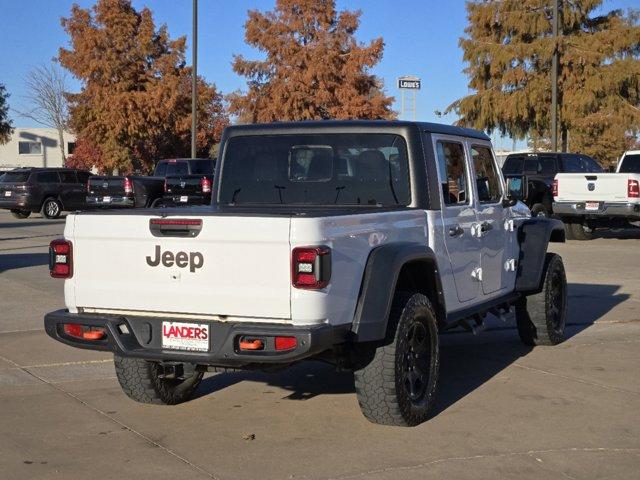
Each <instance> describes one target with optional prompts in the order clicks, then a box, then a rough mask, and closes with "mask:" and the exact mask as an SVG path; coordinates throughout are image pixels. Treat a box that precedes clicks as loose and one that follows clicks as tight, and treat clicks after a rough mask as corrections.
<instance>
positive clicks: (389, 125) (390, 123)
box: [227, 120, 491, 141]
mask: <svg viewBox="0 0 640 480" xmlns="http://www.w3.org/2000/svg"><path fill="white" fill-rule="evenodd" d="M408 127H417V128H418V129H419V130H420V131H422V132H428V133H438V134H443V135H456V136H461V137H469V138H478V139H480V140H488V141H490V140H491V139H490V138H489V136H488V135H487V134H485V133H484V132H481V131H479V130H474V129H471V128H464V127H458V126H455V125H445V124H441V123H430V122H410V121H405V120H309V121H303V122H272V123H254V124H246V125H234V126H230V127H227V130H228V133H230V134H234V135H237V134H239V133H242V132H246V133H249V134H259V133H262V132H264V133H274V132H276V131H277V132H278V133H284V132H285V131H286V130H294V131H295V133H300V131H301V130H307V129H308V130H310V131H317V130H320V131H322V130H325V131H326V133H329V132H328V131H329V130H331V131H332V132H335V131H336V130H339V129H340V128H348V129H350V130H352V129H354V128H357V129H360V128H361V129H363V130H366V129H367V128H371V129H389V130H391V129H395V128H397V129H398V130H401V129H406V128H408Z"/></svg>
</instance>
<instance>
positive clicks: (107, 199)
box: [102, 197, 111, 203]
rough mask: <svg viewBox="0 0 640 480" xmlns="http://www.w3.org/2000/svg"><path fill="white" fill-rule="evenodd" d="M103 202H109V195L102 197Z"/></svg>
mask: <svg viewBox="0 0 640 480" xmlns="http://www.w3.org/2000/svg"><path fill="white" fill-rule="evenodd" d="M102 201H103V202H104V203H111V197H102Z"/></svg>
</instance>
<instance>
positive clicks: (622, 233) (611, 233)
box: [593, 228, 640, 240]
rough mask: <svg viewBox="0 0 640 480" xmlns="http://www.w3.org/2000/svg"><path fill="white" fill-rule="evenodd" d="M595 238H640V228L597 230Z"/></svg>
mask: <svg viewBox="0 0 640 480" xmlns="http://www.w3.org/2000/svg"><path fill="white" fill-rule="evenodd" d="M593 238H608V239H612V240H640V228H627V229H623V230H618V229H615V230H596V231H595V232H594V234H593Z"/></svg>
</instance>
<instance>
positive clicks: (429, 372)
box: [354, 292, 439, 426]
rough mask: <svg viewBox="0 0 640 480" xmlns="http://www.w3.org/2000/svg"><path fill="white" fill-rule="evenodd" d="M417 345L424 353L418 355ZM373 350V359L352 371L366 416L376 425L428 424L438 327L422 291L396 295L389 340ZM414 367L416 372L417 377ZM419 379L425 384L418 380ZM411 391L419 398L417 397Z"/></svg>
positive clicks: (435, 374)
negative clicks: (414, 350)
mask: <svg viewBox="0 0 640 480" xmlns="http://www.w3.org/2000/svg"><path fill="white" fill-rule="evenodd" d="M421 336H422V337H421ZM421 338H422V340H421ZM412 339H415V341H414V342H412ZM414 347H418V348H416V350H419V351H422V349H423V348H424V349H425V350H426V351H425V352H424V353H423V355H422V356H419V357H415V356H412V355H416V354H415V352H413V351H412V348H414ZM370 349H371V351H370V356H369V360H368V361H366V362H362V364H361V365H359V366H358V367H357V369H356V371H355V373H354V378H355V386H356V394H357V397H358V403H359V404H360V408H361V410H362V413H363V414H364V416H365V417H366V418H367V419H368V420H369V421H371V422H373V423H379V424H383V425H397V426H415V425H418V424H420V423H422V422H424V421H425V420H427V417H428V413H429V409H430V408H431V407H432V405H433V403H434V398H435V391H436V385H437V380H438V366H439V348H438V326H437V322H436V316H435V313H434V311H433V307H432V306H431V302H429V299H428V298H427V297H426V296H424V295H422V294H419V293H415V294H412V293H404V292H399V293H396V296H395V298H394V301H393V305H392V307H391V313H390V315H389V323H388V326H387V338H386V340H385V341H384V342H383V344H382V345H372V346H371V347H370ZM418 355H419V353H418ZM416 367H417V373H413V372H415V371H416ZM412 375H413V376H412ZM416 377H419V378H422V380H421V381H419V382H418V381H417V380H416ZM409 390H411V391H414V393H415V394H416V395H413V396H414V398H412V394H410V393H409Z"/></svg>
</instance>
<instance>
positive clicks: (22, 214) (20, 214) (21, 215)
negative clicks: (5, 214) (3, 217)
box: [11, 210, 31, 220]
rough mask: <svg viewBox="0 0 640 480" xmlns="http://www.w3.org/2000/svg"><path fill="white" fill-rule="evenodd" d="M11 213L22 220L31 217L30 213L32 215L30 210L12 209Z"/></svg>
mask: <svg viewBox="0 0 640 480" xmlns="http://www.w3.org/2000/svg"><path fill="white" fill-rule="evenodd" d="M11 215H13V216H14V218H19V219H20V220H23V219H25V218H29V215H31V212H30V211H29V210H11Z"/></svg>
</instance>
